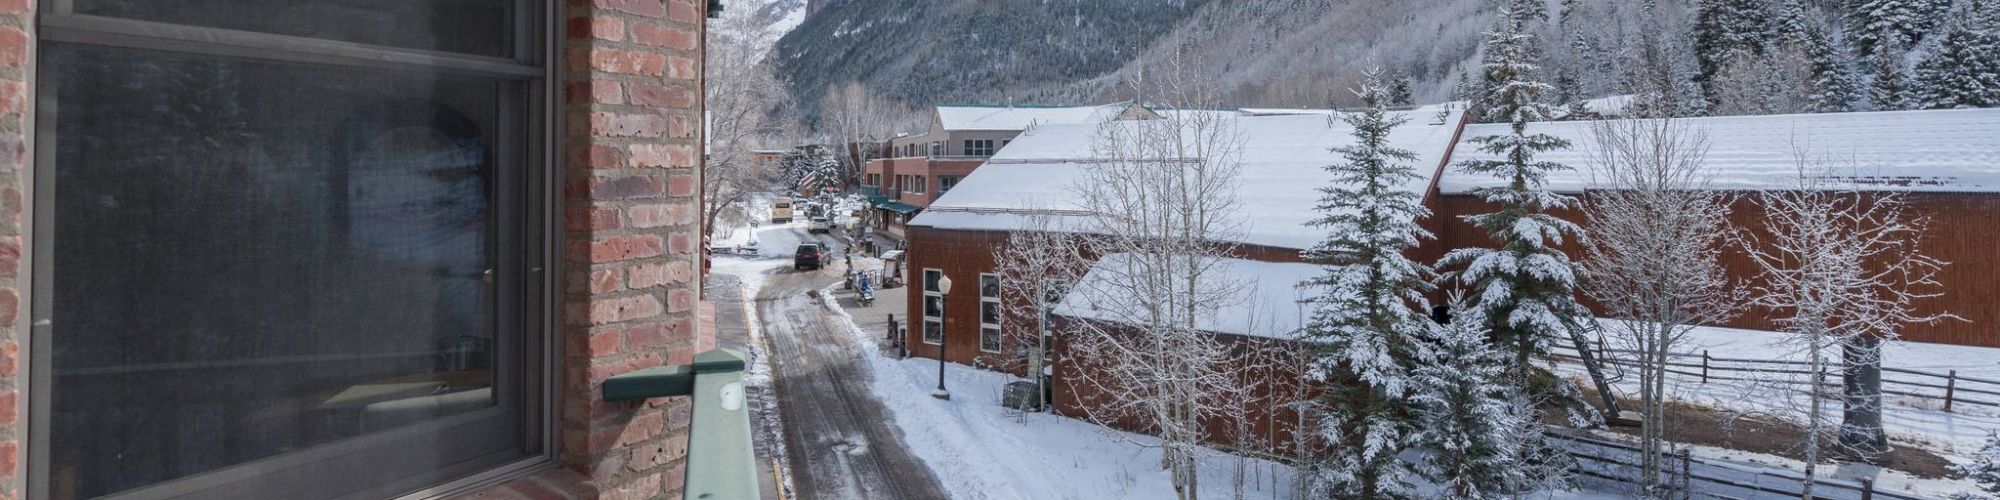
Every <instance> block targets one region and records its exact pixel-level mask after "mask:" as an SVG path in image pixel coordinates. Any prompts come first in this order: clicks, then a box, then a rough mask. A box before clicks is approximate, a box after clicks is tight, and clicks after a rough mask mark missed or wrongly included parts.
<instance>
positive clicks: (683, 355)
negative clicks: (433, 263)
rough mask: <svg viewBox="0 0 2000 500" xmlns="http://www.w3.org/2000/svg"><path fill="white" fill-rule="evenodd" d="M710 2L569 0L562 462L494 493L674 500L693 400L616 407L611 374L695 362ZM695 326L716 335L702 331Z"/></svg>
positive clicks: (700, 342)
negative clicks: (605, 393) (605, 389)
mask: <svg viewBox="0 0 2000 500" xmlns="http://www.w3.org/2000/svg"><path fill="white" fill-rule="evenodd" d="M706 5H707V2H706V1H704V0H569V2H568V7H567V16H566V19H563V20H561V21H562V22H564V23H565V25H564V27H565V31H566V34H565V36H564V40H563V41H562V45H561V47H562V49H563V51H564V53H563V57H564V59H565V65H566V66H565V67H564V68H562V71H561V74H562V75H563V77H562V85H563V89H564V113H563V120H564V121H565V123H566V125H567V130H565V131H563V133H562V134H560V138H561V139H560V140H561V144H559V145H557V147H560V148H562V150H563V151H564V152H565V153H566V160H567V161H566V162H565V163H566V164H565V165H564V172H563V179H564V186H563V190H564V193H563V195H564V206H563V208H564V218H565V220H564V232H563V235H562V236H561V238H562V241H563V246H564V250H563V252H564V255H563V261H564V262H563V265H564V270H563V274H562V287H563V290H562V297H563V301H562V302H563V324H562V326H561V330H560V331H559V333H558V335H560V337H561V339H562V342H561V350H562V355H561V363H562V373H561V380H562V390H561V396H560V400H559V401H557V404H559V405H560V407H559V413H560V416H559V419H558V420H559V423H558V426H557V430H556V432H557V433H558V435H559V440H558V441H559V444H558V447H559V448H558V453H559V455H560V457H561V460H562V463H563V466H564V467H563V468H562V469H559V470H554V471H545V472H543V473H540V474H537V475H534V476H530V477H526V478H520V479H517V480H515V481H512V482H509V483H507V484H504V485H501V486H499V487H496V488H493V489H491V490H487V491H483V492H479V493H476V494H475V496H477V497H482V498H484V497H491V498H521V497H525V498H621V499H623V498H634V499H636V498H673V497H678V496H679V495H680V491H681V488H682V486H683V484H682V483H683V481H684V477H683V476H684V472H685V470H686V467H687V428H688V419H689V416H690V412H691V406H690V404H689V401H688V399H687V398H660V399H653V400H648V401H644V402H630V403H609V402H606V401H604V398H603V397H602V394H601V391H600V386H601V385H602V383H603V382H604V380H605V379H606V378H609V377H611V376H613V375H617V374H621V373H625V372H629V371H632V370H637V369H641V368H649V367H654V366H660V365H663V364H675V363H688V362H690V361H692V358H693V356H694V354H695V352H697V351H698V350H699V349H701V348H703V347H707V346H712V345H713V344H714V342H713V340H712V335H713V331H714V329H713V328H706V329H704V328H700V327H699V326H698V325H699V324H700V323H701V320H702V318H701V314H700V306H701V305H700V304H699V303H698V300H699V290H700V277H699V275H698V273H699V271H698V266H699V263H700V258H701V254H700V248H699V243H700V240H699V236H698V235H699V234H701V232H700V229H699V227H698V224H699V222H698V220H697V219H698V217H697V216H696V214H697V213H698V212H699V208H700V201H699V198H698V196H697V194H698V193H697V189H698V186H699V184H700V183H699V182H698V180H699V175H700V172H699V168H700V165H699V164H698V162H699V161H700V156H699V151H700V148H699V144H700V138H699V137H698V135H697V134H699V133H700V123H701V89H702V57H703V51H702V47H701V45H700V43H701V40H702V39H703V34H704V32H703V30H704V24H703V23H704V19H705V17H706V13H705V12H704V9H705V8H706ZM698 331H705V332H707V334H708V335H710V336H711V337H709V338H708V339H706V340H704V339H703V338H701V337H702V335H701V334H698V333H697V332H698Z"/></svg>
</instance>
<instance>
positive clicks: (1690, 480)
mask: <svg viewBox="0 0 2000 500" xmlns="http://www.w3.org/2000/svg"><path fill="white" fill-rule="evenodd" d="M1693 498H1694V452H1693V450H1691V449H1689V448H1681V500H1692V499H1693Z"/></svg>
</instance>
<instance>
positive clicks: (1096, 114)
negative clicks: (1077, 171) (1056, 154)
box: [937, 102, 1134, 131]
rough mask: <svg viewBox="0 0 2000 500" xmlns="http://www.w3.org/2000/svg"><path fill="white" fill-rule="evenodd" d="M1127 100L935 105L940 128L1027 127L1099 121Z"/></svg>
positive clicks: (1122, 110) (1118, 111) (1121, 110)
mask: <svg viewBox="0 0 2000 500" xmlns="http://www.w3.org/2000/svg"><path fill="white" fill-rule="evenodd" d="M1133 106H1134V105H1133V103H1131V102H1118V103H1111V104H1100V105H1096V106H1068V107H1050V106H954V105H940V106H938V107H937V115H938V123H939V124H940V125H941V126H942V127H943V128H944V130H952V131H959V130H1027V129H1028V128H1029V127H1031V126H1039V125H1057V124H1078V123H1103V122H1107V121H1111V120H1115V119H1117V118H1118V116H1119V115H1122V114H1124V113H1125V111H1126V110H1129V109H1131V108H1132V107H1133Z"/></svg>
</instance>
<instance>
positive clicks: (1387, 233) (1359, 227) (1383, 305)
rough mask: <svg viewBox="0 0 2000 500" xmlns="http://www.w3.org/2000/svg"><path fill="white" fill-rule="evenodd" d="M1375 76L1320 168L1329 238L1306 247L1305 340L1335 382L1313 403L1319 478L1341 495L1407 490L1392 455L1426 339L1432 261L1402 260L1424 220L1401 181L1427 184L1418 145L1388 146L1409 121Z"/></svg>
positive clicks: (1322, 223) (1405, 438)
mask: <svg viewBox="0 0 2000 500" xmlns="http://www.w3.org/2000/svg"><path fill="white" fill-rule="evenodd" d="M1380 76H1381V74H1380V72H1379V71H1371V72H1369V73H1368V74H1367V78H1366V80H1365V81H1364V82H1363V83H1362V85H1361V88H1360V89H1359V90H1358V91H1357V92H1356V93H1357V94H1359V95H1360V97H1361V100H1362V102H1364V103H1366V104H1367V108H1365V109H1364V110H1362V111H1361V112H1358V113H1353V114H1349V115H1348V116H1347V117H1346V118H1345V121H1346V122H1347V123H1348V124H1349V125H1351V126H1353V127H1354V138H1355V141H1354V145H1352V146H1347V147H1342V148H1336V149H1335V150H1334V151H1336V152H1339V153H1340V154H1341V157H1342V158H1344V159H1346V162H1345V163H1342V164H1337V165H1331V166H1328V167H1327V168H1326V170H1327V171H1328V172H1331V173H1332V174H1333V176H1334V182H1333V185H1331V186H1328V187H1325V188H1321V190H1320V191H1321V193H1323V194H1324V196H1323V197H1321V198H1320V204H1319V207H1318V210H1319V211H1320V213H1321V214H1323V215H1322V216H1321V217H1320V218H1319V219H1317V220H1315V221H1313V225H1314V226H1316V227H1322V228H1326V229H1327V230H1328V236H1327V239H1326V240H1325V241H1323V242H1321V243H1320V244H1319V245H1318V246H1316V247H1314V248H1313V249H1312V250H1310V251H1308V252H1307V253H1306V255H1305V256H1306V258H1307V260H1309V261H1311V262H1313V263H1316V264H1319V265H1321V266H1324V267H1325V268H1326V270H1327V272H1326V275H1325V276H1322V277H1319V278H1316V279H1314V280H1312V281H1310V282H1309V284H1310V285H1312V286H1314V287H1316V288H1318V289H1319V290H1320V291H1321V292H1322V293H1321V295H1320V296H1319V297H1318V298H1316V299H1315V300H1314V311H1313V316H1312V319H1311V321H1310V322H1309V323H1308V324H1307V325H1306V327H1305V329H1304V335H1305V337H1306V338H1308V339H1310V340H1312V341H1313V342H1314V343H1316V344H1317V345H1320V346H1322V349H1323V351H1322V353H1323V354H1322V355H1321V356H1320V360H1319V362H1318V363H1316V366H1317V368H1316V369H1317V370H1319V371H1320V373H1321V375H1322V377H1321V378H1322V379H1325V380H1349V381H1356V382H1359V383H1347V384H1335V389H1332V390H1330V391H1329V392H1328V394H1327V395H1326V396H1325V397H1324V398H1323V399H1322V400H1321V402H1320V408H1321V409H1322V410H1323V412H1324V416H1323V417H1324V418H1322V419H1321V423H1320V428H1321V431H1320V432H1321V434H1322V436H1324V438H1325V439H1326V441H1327V442H1328V443H1330V444H1332V446H1331V447H1330V448H1331V450H1332V452H1331V454H1330V455H1329V456H1327V457H1324V460H1323V461H1322V466H1321V467H1320V468H1319V469H1318V470H1319V472H1318V474H1317V477H1315V478H1314V479H1315V484H1316V485H1317V486H1318V487H1319V488H1320V489H1322V490H1323V492H1324V493H1325V494H1327V495H1330V496H1334V497H1338V498H1409V497H1412V496H1414V493H1413V491H1412V489H1411V485H1410V482H1409V478H1410V476H1411V475H1412V473H1413V471H1412V470H1411V469H1410V466H1409V464H1407V463H1405V462H1403V461H1402V460H1401V459H1399V458H1398V457H1397V454H1398V453H1401V452H1402V451H1403V450H1404V449H1406V448H1408V447H1409V444H1410V442H1411V440H1412V438H1413V436H1414V429H1413V427H1412V426H1411V425H1410V422H1409V419H1410V416H1409V415H1410V410H1409V408H1408V406H1407V405H1408V403H1407V401H1406V399H1405V396H1406V395H1408V394H1409V392H1410V390H1411V389H1412V387H1411V386H1410V382H1409V370H1410V369H1411V367H1412V365H1413V364H1414V359H1415V358H1416V357H1417V356H1418V355H1420V353H1421V352H1422V348H1421V346H1420V345H1419V343H1420V342H1421V339H1422V338H1423V337H1425V336H1426V335H1427V334H1428V329H1429V326H1430V323H1429V320H1428V319H1427V318H1426V316H1425V314H1424V310H1425V306H1424V294H1425V293H1426V292H1428V291H1429V290H1430V289H1431V285H1430V283H1431V279H1432V278H1433V277H1434V274H1433V273H1432V271H1431V270H1430V268H1428V267H1426V266H1424V265H1422V264H1419V263H1416V262H1413V261H1411V260H1409V259H1408V258H1405V257H1404V256H1403V254H1404V251H1406V250H1408V249H1411V248H1415V247H1416V246H1417V245H1418V243H1419V241H1420V240H1423V239H1428V238H1430V237H1431V235H1430V233H1429V232H1427V231H1425V230H1423V229H1422V228H1420V227H1418V226H1417V220H1418V219H1422V218H1424V217H1428V216H1429V215H1430V212H1429V211H1428V210H1426V209H1425V208H1424V207H1423V204H1422V200H1421V199H1420V198H1419V197H1418V195H1417V194H1416V193H1413V192H1410V191H1409V190H1407V189H1405V188H1404V187H1403V186H1405V185H1408V184H1409V183H1411V182H1413V181H1417V180H1420V179H1423V176H1422V175H1420V174H1418V173H1417V170H1416V168H1415V167H1413V166H1411V164H1410V163H1409V162H1412V161H1415V160H1416V159H1417V155H1416V153H1414V152H1411V151H1408V150H1403V149H1396V148H1394V147H1392V146H1390V145H1389V133H1390V131H1391V130H1392V129H1394V128H1395V127H1396V126H1398V125H1401V124H1403V122H1405V121H1407V118H1402V117H1395V118H1392V117H1390V116H1389V115H1388V112H1387V106H1388V99H1389V96H1388V89H1386V88H1384V86H1383V84H1382V82H1381V80H1380Z"/></svg>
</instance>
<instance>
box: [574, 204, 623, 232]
mask: <svg viewBox="0 0 2000 500" xmlns="http://www.w3.org/2000/svg"><path fill="white" fill-rule="evenodd" d="M563 216H564V217H567V218H569V222H568V224H567V226H568V228H569V231H570V232H575V233H588V232H592V231H610V230H615V229H618V228H620V227H623V226H624V223H623V222H620V221H619V220H618V209H616V208H588V207H573V208H569V209H566V210H564V211H563Z"/></svg>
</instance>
